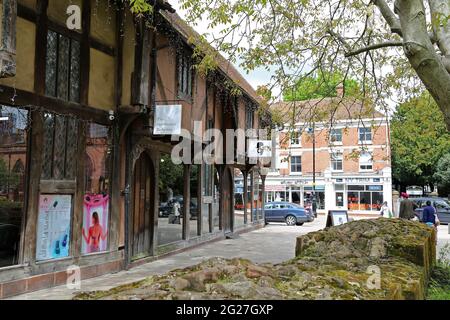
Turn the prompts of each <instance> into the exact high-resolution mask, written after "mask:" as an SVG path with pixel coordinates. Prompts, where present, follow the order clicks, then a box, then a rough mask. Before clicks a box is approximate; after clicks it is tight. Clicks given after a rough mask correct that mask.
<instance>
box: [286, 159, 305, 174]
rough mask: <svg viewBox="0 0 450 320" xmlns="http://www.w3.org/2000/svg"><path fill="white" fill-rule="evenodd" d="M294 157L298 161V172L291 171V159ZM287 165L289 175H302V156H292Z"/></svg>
mask: <svg viewBox="0 0 450 320" xmlns="http://www.w3.org/2000/svg"><path fill="white" fill-rule="evenodd" d="M294 157H296V158H299V159H300V171H293V170H292V159H293V158H294ZM289 165H290V168H289V169H290V172H291V174H293V175H301V174H302V172H303V166H302V156H301V155H293V156H291V157H290V161H289ZM297 165H298V164H297Z"/></svg>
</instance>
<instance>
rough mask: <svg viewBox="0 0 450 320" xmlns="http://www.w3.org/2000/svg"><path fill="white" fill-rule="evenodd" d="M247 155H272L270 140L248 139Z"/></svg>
mask: <svg viewBox="0 0 450 320" xmlns="http://www.w3.org/2000/svg"><path fill="white" fill-rule="evenodd" d="M248 157H249V158H271V157H272V141H271V140H256V139H251V140H249V141H248Z"/></svg>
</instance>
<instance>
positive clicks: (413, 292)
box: [75, 218, 436, 300]
mask: <svg viewBox="0 0 450 320" xmlns="http://www.w3.org/2000/svg"><path fill="white" fill-rule="evenodd" d="M435 244H436V234H435V231H434V230H433V229H432V228H429V227H427V226H425V225H423V224H420V223H417V222H411V221H405V220H399V219H383V218H380V219H376V220H360V221H354V222H350V223H348V224H345V225H342V226H339V227H332V228H327V229H325V230H322V231H318V232H312V233H310V234H307V235H304V236H301V237H299V238H298V239H297V247H296V257H295V258H294V259H292V260H290V261H286V262H284V263H281V264H278V265H271V264H264V265H257V264H254V263H252V262H251V261H249V260H246V259H238V258H235V259H223V258H213V259H209V260H206V261H203V262H202V263H200V264H198V265H195V266H192V267H189V268H185V269H179V270H174V271H172V272H169V273H168V274H165V275H161V276H154V277H151V278H149V279H147V280H144V281H140V282H136V283H133V284H129V285H125V286H121V287H118V288H114V289H112V290H109V291H105V292H93V293H83V294H80V295H78V296H76V297H75V299H112V300H114V299H117V300H122V299H143V300H150V299H169V300H170V299H171V300H179V299H183V300H186V299H187V300H199V299H200V300H204V299H247V300H254V299H256V300H272V299H277V300H278V299H298V300H304V299H315V300H320V299H327V300H328V299H336V300H363V299H364V300H367V299H370V300H372V299H377V300H378V299H424V298H425V296H426V288H427V285H428V281H429V277H430V273H431V269H432V266H433V264H434V261H435V257H436V248H435ZM374 270H375V271H379V273H374ZM377 277H378V278H377ZM377 281H378V282H377Z"/></svg>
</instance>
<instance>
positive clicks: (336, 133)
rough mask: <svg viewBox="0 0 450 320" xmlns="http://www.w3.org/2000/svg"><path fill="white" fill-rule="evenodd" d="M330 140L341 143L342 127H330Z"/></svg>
mask: <svg viewBox="0 0 450 320" xmlns="http://www.w3.org/2000/svg"><path fill="white" fill-rule="evenodd" d="M330 141H331V142H333V143H335V142H337V143H342V129H331V131H330Z"/></svg>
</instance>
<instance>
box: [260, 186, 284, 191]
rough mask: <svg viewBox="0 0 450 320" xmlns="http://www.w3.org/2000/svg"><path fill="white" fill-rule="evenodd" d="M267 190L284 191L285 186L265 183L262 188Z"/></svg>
mask: <svg viewBox="0 0 450 320" xmlns="http://www.w3.org/2000/svg"><path fill="white" fill-rule="evenodd" d="M264 189H265V190H266V191H267V192H270V191H278V192H279V191H286V186H281V185H266V186H265V188H264Z"/></svg>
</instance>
